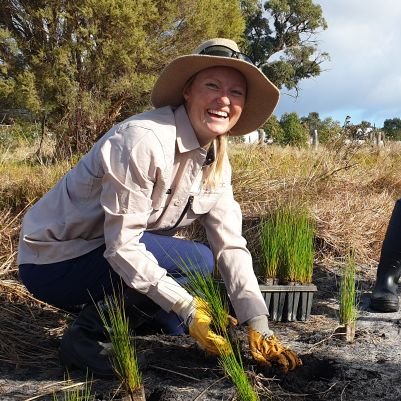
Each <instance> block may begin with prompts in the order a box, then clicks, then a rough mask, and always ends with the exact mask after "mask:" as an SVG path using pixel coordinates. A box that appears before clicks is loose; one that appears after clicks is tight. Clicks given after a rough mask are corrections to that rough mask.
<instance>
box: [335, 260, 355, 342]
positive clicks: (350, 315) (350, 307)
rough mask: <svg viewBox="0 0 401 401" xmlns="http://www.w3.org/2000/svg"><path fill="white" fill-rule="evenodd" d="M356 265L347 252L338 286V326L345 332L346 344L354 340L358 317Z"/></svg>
mask: <svg viewBox="0 0 401 401" xmlns="http://www.w3.org/2000/svg"><path fill="white" fill-rule="evenodd" d="M355 268H356V263H355V259H354V256H353V254H352V252H349V253H348V255H347V259H346V264H345V267H344V273H343V277H342V280H341V286H340V294H339V295H340V325H341V326H342V327H343V330H344V331H345V338H346V341H347V342H353V341H354V338H355V327H356V319H357V315H358V300H357V296H356V279H355V270H356V269H355Z"/></svg>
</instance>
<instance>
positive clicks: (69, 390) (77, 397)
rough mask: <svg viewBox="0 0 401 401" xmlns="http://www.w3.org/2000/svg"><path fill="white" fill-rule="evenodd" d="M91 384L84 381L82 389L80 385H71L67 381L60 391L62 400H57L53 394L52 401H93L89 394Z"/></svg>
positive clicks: (93, 397)
mask: <svg viewBox="0 0 401 401" xmlns="http://www.w3.org/2000/svg"><path fill="white" fill-rule="evenodd" d="M91 391H92V382H90V381H88V379H86V381H85V383H84V387H83V388H82V386H81V385H75V384H71V383H70V381H69V380H68V381H67V382H66V386H65V388H64V389H63V390H62V392H63V395H62V398H58V396H57V394H56V393H53V401H94V400H95V396H94V395H92V394H91Z"/></svg>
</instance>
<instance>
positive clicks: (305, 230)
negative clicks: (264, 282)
mask: <svg viewBox="0 0 401 401" xmlns="http://www.w3.org/2000/svg"><path fill="white" fill-rule="evenodd" d="M314 235H315V229H314V227H313V224H312V222H311V219H310V217H309V214H308V212H307V210H306V209H305V208H304V207H296V206H291V205H290V206H288V205H287V206H280V207H279V208H277V210H275V211H274V212H273V213H272V214H271V215H270V216H269V217H268V218H265V219H263V220H262V222H261V233H260V242H261V249H262V256H263V260H264V266H263V268H264V271H263V272H262V273H263V275H264V277H265V278H278V280H279V282H283V283H284V282H299V283H304V284H306V283H310V282H311V281H312V273H313V261H314V245H313V240H314Z"/></svg>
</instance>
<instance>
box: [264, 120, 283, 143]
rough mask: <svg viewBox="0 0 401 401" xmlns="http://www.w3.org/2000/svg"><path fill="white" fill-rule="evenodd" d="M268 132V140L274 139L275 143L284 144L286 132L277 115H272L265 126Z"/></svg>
mask: <svg viewBox="0 0 401 401" xmlns="http://www.w3.org/2000/svg"><path fill="white" fill-rule="evenodd" d="M263 129H264V130H265V132H266V138H270V139H273V142H274V143H283V142H284V131H283V129H282V128H281V125H280V123H279V121H278V120H277V117H276V116H275V115H272V116H271V117H270V118H269V119H268V120H267V121H266V123H265V125H264V126H263Z"/></svg>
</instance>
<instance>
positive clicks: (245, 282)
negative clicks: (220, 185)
mask: <svg viewBox="0 0 401 401" xmlns="http://www.w3.org/2000/svg"><path fill="white" fill-rule="evenodd" d="M201 222H202V225H203V226H204V227H205V230H206V234H207V238H208V242H209V244H210V246H211V248H212V250H213V253H214V255H215V257H216V261H217V266H218V269H219V271H220V274H221V276H222V278H223V280H224V283H225V286H226V289H227V293H228V295H229V298H230V300H231V303H232V305H233V307H234V310H235V313H236V315H237V318H238V320H239V322H240V323H244V322H245V321H247V320H249V319H251V318H252V317H255V316H258V315H267V314H268V310H267V307H266V304H265V302H264V299H263V297H262V294H261V292H260V289H259V285H258V282H257V279H256V276H255V273H254V270H253V263H252V257H251V254H250V253H249V251H248V249H247V247H246V240H245V238H244V237H243V236H242V214H241V209H240V206H239V204H238V203H237V202H236V201H235V200H234V196H233V192H232V187H231V186H228V187H226V189H225V190H224V193H223V194H222V196H221V197H220V198H219V200H218V201H217V203H216V204H215V205H214V207H213V208H212V209H211V210H210V211H209V212H208V213H207V214H205V215H204V216H202V218H201Z"/></svg>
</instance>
